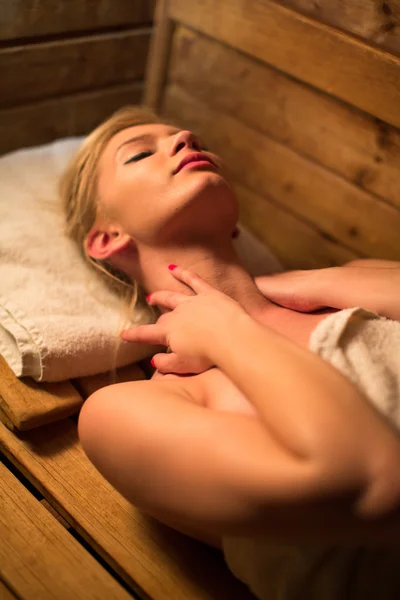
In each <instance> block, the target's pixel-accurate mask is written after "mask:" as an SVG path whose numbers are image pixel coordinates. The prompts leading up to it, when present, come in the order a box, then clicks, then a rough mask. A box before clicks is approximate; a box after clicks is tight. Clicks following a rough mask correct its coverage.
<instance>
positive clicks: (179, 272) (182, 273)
mask: <svg viewBox="0 0 400 600" xmlns="http://www.w3.org/2000/svg"><path fill="white" fill-rule="evenodd" d="M170 266H173V267H174V268H173V269H170V271H171V274H172V275H173V276H174V277H176V279H179V281H183V283H186V285H188V286H189V287H190V288H192V290H194V291H195V292H196V294H201V293H204V292H210V291H212V290H215V288H214V287H213V286H212V285H210V284H209V283H206V282H205V281H204V280H203V279H202V278H201V277H199V275H197V273H195V272H194V271H189V270H188V269H181V267H177V266H175V265H170Z"/></svg>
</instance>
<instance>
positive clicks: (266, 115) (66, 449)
mask: <svg viewBox="0 0 400 600" xmlns="http://www.w3.org/2000/svg"><path fill="white" fill-rule="evenodd" d="M342 4H343V3H341V2H339V0H319V2H318V3H315V2H312V1H311V0H276V1H272V0H257V1H256V0H248V1H247V2H244V1H243V0H218V2H215V1H214V0H202V1H201V2H188V1H187V0H168V1H167V0H161V1H159V2H158V4H157V12H156V20H157V28H156V34H155V35H153V36H152V43H151V50H150V57H149V60H148V68H147V75H146V82H147V85H146V86H145V85H144V79H143V78H144V72H145V70H144V66H145V61H146V56H147V48H148V42H149V39H150V35H151V34H152V14H153V13H152V10H153V3H152V2H147V1H146V0H109V1H108V2H102V3H98V5H96V6H98V8H97V9H96V10H95V11H93V3H91V2H89V0H71V1H70V2H68V3H63V6H62V9H60V11H59V12H57V13H52V12H51V10H50V9H49V6H50V4H49V3H48V1H47V0H40V2H37V1H35V2H34V1H33V0H24V1H22V0H9V2H8V4H7V6H8V7H9V9H8V10H6V12H5V15H4V16H2V18H3V22H2V25H1V27H0V41H1V49H0V68H1V69H2V73H6V80H7V85H6V86H4V88H5V91H4V94H3V93H2V94H0V127H1V131H2V135H1V138H0V151H1V152H8V151H11V150H13V149H16V148H19V147H23V146H28V145H37V144H41V143H45V142H48V141H51V140H52V139H55V138H58V137H63V136H67V135H78V134H85V133H87V132H89V131H90V130H91V129H92V128H93V127H94V126H96V125H97V124H98V123H99V122H100V121H101V120H102V119H103V118H105V117H106V116H107V115H108V114H109V113H110V112H111V111H113V110H114V109H116V108H118V107H119V106H120V105H123V104H126V103H135V102H140V101H141V100H142V99H143V98H144V100H145V102H146V103H147V104H148V105H150V106H151V107H153V108H155V109H156V110H157V111H159V112H160V114H163V115H165V116H166V117H168V118H172V119H174V120H175V121H176V122H177V123H178V124H180V125H181V126H183V127H189V128H191V129H193V130H194V131H195V132H196V133H198V134H199V135H200V136H201V137H203V138H204V139H205V140H206V142H207V144H208V145H209V146H210V147H211V148H212V149H213V150H214V151H216V152H217V153H219V154H220V155H221V156H222V157H223V159H224V160H225V161H226V163H227V165H228V168H229V172H230V175H231V177H232V181H233V184H234V186H235V189H236V191H237V194H238V199H239V204H240V212H241V215H240V218H241V220H242V221H243V222H244V223H245V224H246V225H248V227H249V228H250V229H251V230H252V231H253V232H254V234H255V235H257V236H258V237H259V238H260V239H261V240H263V241H264V242H266V243H267V244H268V245H269V247H270V248H271V249H272V250H273V251H274V252H275V254H276V255H277V256H278V258H279V259H280V260H281V262H282V263H283V264H284V266H285V267H286V268H288V269H297V268H302V269H303V268H316V267H324V266H330V265H338V264H342V263H344V262H346V261H348V260H350V259H352V258H356V257H377V258H388V259H394V260H400V235H399V231H400V194H399V191H400V130H399V128H400V84H399V82H400V34H399V31H400V29H399V25H398V20H399V18H400V5H399V2H398V0H388V1H387V2H384V3H381V2H378V1H377V0H376V1H375V0H374V1H371V2H369V3H360V2H359V1H358V0H349V1H348V2H347V3H346V10H345V9H344V8H343V6H342ZM105 56H108V57H109V60H110V64H111V62H112V64H113V65H114V66H115V68H112V69H111V68H109V64H108V63H107V64H105V63H104V62H103V57H105ZM60 65H63V68H62V69H61V68H59V67H60ZM2 80H3V81H4V80H5V79H4V76H3V78H2ZM143 91H145V96H144V97H143V95H142V94H143ZM119 376H120V377H121V379H124V380H129V379H131V380H133V379H137V378H143V377H146V376H148V371H147V365H146V363H142V364H141V365H136V366H134V367H131V368H128V369H126V370H121V371H120V373H119ZM107 377H108V376H107V375H101V376H96V377H91V378H83V379H80V380H79V381H73V382H63V383H61V384H36V383H34V382H32V381H29V380H24V381H21V380H17V379H16V378H15V376H14V375H13V374H12V373H11V371H10V369H9V368H8V367H7V365H6V364H5V362H4V361H3V362H2V363H0V416H1V420H2V423H0V442H1V451H2V453H3V457H4V464H3V465H0V467H1V468H0V498H1V500H0V506H1V509H0V596H1V597H2V598H3V597H4V598H6V599H7V598H22V599H23V600H27V599H32V600H33V599H34V600H36V599H37V598H40V599H41V600H42V599H43V600H46V599H47V598H49V600H50V599H53V598H57V599H58V600H63V599H65V600H69V599H70V598H72V597H73V598H82V599H83V598H85V599H87V598H98V599H102V598H107V600H108V599H109V598H110V599H111V598H128V597H137V598H145V599H151V600H166V599H168V600H170V599H171V600H224V599H227V600H228V598H229V600H234V599H237V600H239V599H240V600H246V598H250V597H251V596H250V594H249V593H248V592H247V590H246V588H245V587H244V586H242V585H241V584H240V583H239V582H238V581H237V580H235V579H234V578H233V576H232V575H231V574H230V573H229V571H228V569H227V567H226V565H225V564H224V561H223V557H222V555H221V553H220V552H218V551H216V550H213V549H212V548H210V547H207V546H205V545H203V544H201V543H199V542H196V541H195V540H193V539H190V538H188V537H187V536H184V535H181V534H180V533H178V532H176V531H174V530H172V529H170V528H168V527H166V526H163V525H162V524H160V523H158V522H156V521H154V520H152V519H150V518H147V517H145V516H144V515H142V514H141V513H140V512H139V511H137V510H136V509H135V508H134V507H133V506H132V505H130V504H129V503H128V502H127V501H126V500H125V499H124V498H122V496H121V495H120V494H119V493H118V492H116V491H115V490H114V489H113V488H112V487H111V486H110V485H109V484H108V483H107V482H106V481H105V480H104V479H103V478H102V477H101V476H100V475H99V473H98V472H97V471H96V470H95V469H94V467H93V466H92V464H91V463H90V462H89V461H88V459H87V458H86V456H85V454H84V453H83V451H82V448H81V446H80V444H79V441H78V437H77V424H76V423H77V419H76V413H77V412H78V411H79V408H80V406H81V405H82V402H83V401H84V398H85V397H86V396H87V395H88V394H89V393H91V391H93V390H94V389H97V388H98V387H101V386H103V385H106V384H107V383H108V382H109V380H108V378H107Z"/></svg>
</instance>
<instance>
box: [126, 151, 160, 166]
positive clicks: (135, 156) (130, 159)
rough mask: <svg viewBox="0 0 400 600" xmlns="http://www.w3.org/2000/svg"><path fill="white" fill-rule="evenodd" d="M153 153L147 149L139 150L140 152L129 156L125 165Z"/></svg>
mask: <svg viewBox="0 0 400 600" xmlns="http://www.w3.org/2000/svg"><path fill="white" fill-rule="evenodd" d="M152 154H153V153H152V152H150V151H149V150H147V151H146V152H139V153H138V154H135V155H134V156H132V157H131V158H129V159H128V160H127V161H125V162H124V165H127V164H128V163H131V162H137V161H138V160H141V159H142V158H147V157H148V156H151V155H152Z"/></svg>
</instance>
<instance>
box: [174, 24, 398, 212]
mask: <svg viewBox="0 0 400 600" xmlns="http://www.w3.org/2000/svg"><path fill="white" fill-rule="evenodd" d="M210 74H212V75H211V76H210ZM168 80H169V82H172V83H176V84H178V85H179V86H180V87H182V88H183V89H186V90H187V91H188V92H190V93H191V94H192V95H193V96H194V97H195V98H197V99H198V100H201V101H202V102H204V103H206V104H209V105H211V106H214V107H215V108H217V109H218V110H221V111H223V112H224V113H226V114H229V115H231V116H239V118H240V120H241V121H243V122H244V123H245V124H246V125H249V126H250V127H252V128H253V129H256V130H258V131H260V132H262V133H265V134H267V135H268V136H271V137H272V138H274V139H275V140H277V141H279V142H282V143H283V144H285V145H287V146H288V147H289V148H292V149H293V150H295V151H296V152H298V153H299V154H303V155H305V156H307V157H309V158H311V159H312V160H314V161H316V162H317V163H319V164H321V165H323V166H325V167H328V168H329V169H332V170H333V171H335V172H336V173H338V174H340V175H343V176H344V177H346V178H347V179H349V180H350V181H351V182H352V183H354V184H355V185H357V186H359V187H361V188H363V189H366V190H369V191H371V192H373V193H375V194H377V195H379V196H381V197H383V198H385V199H386V200H389V201H390V202H392V203H393V204H395V205H397V206H398V207H400V194H399V190H400V131H399V130H398V129H396V128H394V127H391V126H390V125H387V124H386V123H383V122H382V121H379V120H377V119H375V118H373V117H371V116H369V115H367V114H366V113H363V112H361V111H360V110H358V109H356V108H354V107H352V106H349V105H348V104H346V103H344V102H342V101H340V100H337V99H336V98H333V97H331V96H329V95H328V94H325V93H322V92H319V91H317V90H315V89H314V88H312V87H311V86H309V85H306V84H304V83H301V82H299V81H297V80H295V79H293V78H292V77H289V76H287V75H286V74H284V73H282V72H280V71H277V70H276V69H273V68H271V67H270V66H268V65H266V64H262V63H260V62H259V61H255V60H253V59H252V58H251V57H249V56H246V55H245V54H242V53H241V52H237V51H235V50H234V49H232V48H228V47H227V46H225V45H224V44H221V43H218V42H216V41H215V40H211V39H209V38H208V37H205V36H203V35H200V34H198V33H197V32H194V31H190V30H188V29H186V28H183V27H178V28H177V29H176V32H175V34H174V38H173V49H172V56H171V66H170V68H169V72H168Z"/></svg>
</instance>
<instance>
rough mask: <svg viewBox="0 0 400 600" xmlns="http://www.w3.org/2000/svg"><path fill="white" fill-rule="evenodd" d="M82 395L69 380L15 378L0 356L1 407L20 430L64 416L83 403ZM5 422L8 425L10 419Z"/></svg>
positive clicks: (72, 412)
mask: <svg viewBox="0 0 400 600" xmlns="http://www.w3.org/2000/svg"><path fill="white" fill-rule="evenodd" d="M82 402H83V401H82V398H81V396H80V395H79V393H78V392H77V391H76V389H75V388H74V386H73V385H72V384H71V383H70V382H69V381H63V382H60V383H41V384H38V383H36V382H35V381H33V379H31V378H28V377H26V378H23V379H18V377H16V376H15V375H14V373H13V372H12V370H11V369H10V367H9V366H8V365H7V363H6V361H5V360H4V358H3V357H1V356H0V408H1V409H2V411H3V413H4V414H5V415H6V417H7V418H8V420H9V421H11V422H12V424H13V425H14V426H15V427H17V428H18V429H20V430H27V429H32V428H33V427H39V426H40V425H44V424H46V423H52V422H53V421H58V420H59V419H64V418H66V417H68V416H70V415H72V414H74V413H76V412H77V411H78V410H79V408H80V407H81V406H82ZM5 421H6V425H8V426H9V425H10V423H9V421H7V419H6V420H5Z"/></svg>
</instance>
